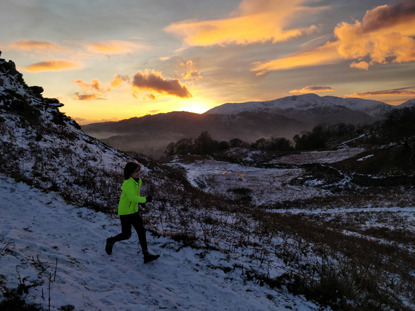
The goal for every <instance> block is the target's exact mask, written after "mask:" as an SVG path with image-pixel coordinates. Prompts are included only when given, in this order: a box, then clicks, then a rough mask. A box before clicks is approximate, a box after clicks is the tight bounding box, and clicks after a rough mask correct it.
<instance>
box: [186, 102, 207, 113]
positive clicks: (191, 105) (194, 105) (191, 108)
mask: <svg viewBox="0 0 415 311" xmlns="http://www.w3.org/2000/svg"><path fill="white" fill-rule="evenodd" d="M210 108H212V107H211V106H210V105H209V104H207V103H204V102H200V101H188V102H186V105H183V106H182V107H181V110H182V111H188V112H194V113H199V114H202V113H204V112H206V111H208V110H209V109H210Z"/></svg>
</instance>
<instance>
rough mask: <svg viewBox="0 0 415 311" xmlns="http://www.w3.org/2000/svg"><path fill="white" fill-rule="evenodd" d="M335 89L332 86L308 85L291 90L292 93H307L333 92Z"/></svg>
mask: <svg viewBox="0 0 415 311" xmlns="http://www.w3.org/2000/svg"><path fill="white" fill-rule="evenodd" d="M332 91H334V89H333V88H332V87H330V86H306V87H303V88H302V89H301V90H291V91H290V93H291V94H296V93H300V94H307V93H317V92H332Z"/></svg>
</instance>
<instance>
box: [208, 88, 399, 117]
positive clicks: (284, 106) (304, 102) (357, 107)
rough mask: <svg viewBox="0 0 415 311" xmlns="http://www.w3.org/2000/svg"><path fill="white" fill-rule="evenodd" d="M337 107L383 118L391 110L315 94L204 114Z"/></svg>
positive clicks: (379, 104)
mask: <svg viewBox="0 0 415 311" xmlns="http://www.w3.org/2000/svg"><path fill="white" fill-rule="evenodd" d="M338 106H340V107H344V108H347V109H350V110H353V111H358V112H363V113H365V114H367V115H369V116H372V117H379V116H383V115H384V114H385V113H386V112H388V111H390V110H391V109H392V107H391V106H389V105H387V104H385V103H382V102H379V101H375V100H366V99H360V98H340V97H335V96H324V97H320V96H318V95H316V94H304V95H299V96H289V97H284V98H280V99H275V100H270V101H262V102H256V101H255V102H247V103H228V104H224V105H221V106H218V107H215V108H212V109H210V110H209V111H207V112H206V113H207V114H238V113H241V112H268V113H279V114H283V112H284V111H292V110H296V111H304V110H311V109H315V108H326V109H327V108H335V107H338Z"/></svg>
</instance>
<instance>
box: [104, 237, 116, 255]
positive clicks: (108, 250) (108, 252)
mask: <svg viewBox="0 0 415 311" xmlns="http://www.w3.org/2000/svg"><path fill="white" fill-rule="evenodd" d="M113 246H114V243H112V242H111V240H110V239H109V238H108V239H107V244H105V251H106V252H107V254H108V255H111V254H112V247H113Z"/></svg>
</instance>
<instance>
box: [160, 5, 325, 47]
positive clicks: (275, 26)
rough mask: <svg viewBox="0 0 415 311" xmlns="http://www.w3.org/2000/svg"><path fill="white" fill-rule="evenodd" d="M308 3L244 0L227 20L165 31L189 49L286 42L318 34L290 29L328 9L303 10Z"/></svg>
mask: <svg viewBox="0 0 415 311" xmlns="http://www.w3.org/2000/svg"><path fill="white" fill-rule="evenodd" d="M304 2H306V0H280V1H275V0H243V1H242V2H241V4H240V5H239V7H238V8H237V9H236V10H235V11H234V12H232V13H231V14H229V16H228V17H227V18H224V19H217V20H207V21H197V20H187V21H181V22H177V23H173V24H171V25H169V26H168V27H166V28H165V31H167V32H171V33H173V34H176V35H178V36H181V37H183V41H184V42H185V43H186V44H187V45H189V46H211V45H216V44H218V45H228V44H239V45H245V44H252V43H258V42H260V43H264V42H267V41H271V42H273V43H275V42H279V41H286V40H289V39H292V38H295V37H299V36H302V35H304V34H310V33H312V32H314V31H315V30H316V29H317V27H316V26H315V25H311V26H308V27H304V28H292V29H290V28H289V25H290V23H291V22H292V19H294V17H298V16H299V15H301V14H304V13H308V12H315V11H318V10H322V9H325V8H310V7H303V6H301V4H303V3H304Z"/></svg>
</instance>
